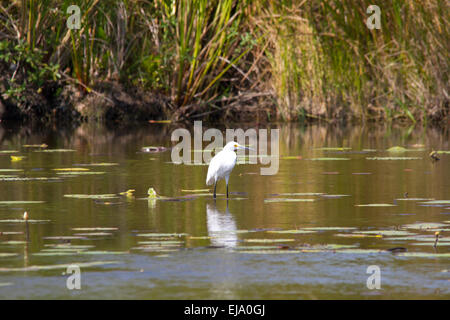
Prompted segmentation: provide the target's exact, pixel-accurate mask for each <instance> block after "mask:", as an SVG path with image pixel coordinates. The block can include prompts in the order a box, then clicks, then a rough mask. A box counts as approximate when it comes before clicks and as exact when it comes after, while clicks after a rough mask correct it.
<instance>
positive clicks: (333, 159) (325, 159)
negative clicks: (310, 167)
mask: <svg viewBox="0 0 450 320" xmlns="http://www.w3.org/2000/svg"><path fill="white" fill-rule="evenodd" d="M307 160H312V161H339V160H350V158H326V157H324V158H311V159H307Z"/></svg>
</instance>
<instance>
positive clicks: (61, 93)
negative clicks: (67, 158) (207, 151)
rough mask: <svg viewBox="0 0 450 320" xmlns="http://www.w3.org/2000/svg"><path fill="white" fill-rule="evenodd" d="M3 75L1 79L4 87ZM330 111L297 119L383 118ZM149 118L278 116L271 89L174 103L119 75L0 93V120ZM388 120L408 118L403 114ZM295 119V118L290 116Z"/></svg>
mask: <svg viewBox="0 0 450 320" xmlns="http://www.w3.org/2000/svg"><path fill="white" fill-rule="evenodd" d="M4 83H5V81H4V80H3V81H0V91H1V92H2V93H3V92H4V89H5V86H4ZM332 109H333V110H334V111H333V114H325V113H317V114H311V113H309V114H307V115H306V116H305V117H303V118H298V119H297V120H298V121H299V122H306V123H313V122H324V123H341V124H345V123H362V122H364V121H366V122H382V121H387V120H386V119H385V117H383V115H382V113H380V112H379V110H377V109H375V108H374V109H373V110H371V109H370V106H369V109H368V110H369V115H370V118H367V119H360V118H357V117H355V115H353V114H351V112H349V111H347V112H346V111H345V110H344V108H343V107H342V108H332ZM149 120H171V121H172V122H193V121H194V120H204V121H209V122H253V123H267V122H273V121H279V120H280V119H279V116H278V114H277V107H276V104H275V102H274V97H273V96H271V94H270V93H265V92H262V93H258V92H249V93H243V94H240V95H238V96H235V97H231V98H225V99H221V100H218V101H215V102H214V104H213V107H211V104H207V103H203V104H202V103H199V104H197V105H188V106H185V107H182V108H176V107H175V106H174V105H173V104H172V99H171V98H170V97H168V96H165V95H163V94H159V93H154V92H151V91H146V90H144V89H141V88H137V87H134V88H128V87H125V86H124V85H122V84H120V83H119V82H118V81H104V82H101V83H98V84H96V85H94V86H93V87H92V88H89V90H84V89H83V88H79V87H77V86H76V85H74V84H72V83H65V84H61V83H60V82H50V83H48V84H47V85H46V86H45V87H43V88H42V89H39V90H38V89H36V88H27V89H26V91H25V92H24V93H23V94H22V100H21V101H17V100H15V99H12V98H6V99H5V98H4V95H3V94H0V122H3V123H5V122H17V123H23V124H27V123H34V124H38V125H39V124H40V125H55V124H57V125H59V126H61V125H62V126H64V125H69V126H70V124H77V123H82V122H91V121H99V122H104V123H106V124H109V125H120V126H128V125H132V124H135V123H139V122H148V121H149ZM389 121H393V122H397V123H405V124H408V123H410V121H409V119H407V118H406V117H398V118H394V119H391V120H389ZM294 122H295V121H294ZM427 122H429V123H432V124H433V125H438V126H448V125H449V106H446V107H444V108H429V109H428V114H427Z"/></svg>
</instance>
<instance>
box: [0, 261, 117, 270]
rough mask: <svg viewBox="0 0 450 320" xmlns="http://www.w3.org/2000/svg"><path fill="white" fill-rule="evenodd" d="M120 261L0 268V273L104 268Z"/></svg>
mask: <svg viewBox="0 0 450 320" xmlns="http://www.w3.org/2000/svg"><path fill="white" fill-rule="evenodd" d="M120 263H121V262H120V261H92V262H73V263H65V264H54V265H41V266H29V267H23V268H0V272H28V271H43V270H58V269H64V270H65V269H67V267H69V266H71V265H77V266H78V267H80V268H90V267H97V266H105V265H111V264H120Z"/></svg>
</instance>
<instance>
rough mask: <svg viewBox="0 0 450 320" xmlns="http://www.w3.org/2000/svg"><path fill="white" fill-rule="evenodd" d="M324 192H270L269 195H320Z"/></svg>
mask: <svg viewBox="0 0 450 320" xmlns="http://www.w3.org/2000/svg"><path fill="white" fill-rule="evenodd" d="M322 195H324V193H321V192H290V193H271V194H269V196H270V197H277V196H322Z"/></svg>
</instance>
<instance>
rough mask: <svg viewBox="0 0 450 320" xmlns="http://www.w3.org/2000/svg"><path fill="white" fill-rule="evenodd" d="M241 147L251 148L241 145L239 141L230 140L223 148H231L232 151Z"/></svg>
mask: <svg viewBox="0 0 450 320" xmlns="http://www.w3.org/2000/svg"><path fill="white" fill-rule="evenodd" d="M239 149H249V148H247V147H244V146H243V145H240V144H239V143H237V142H234V141H230V142H228V143H227V144H226V146H225V147H224V148H223V150H230V151H237V150H239Z"/></svg>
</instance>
